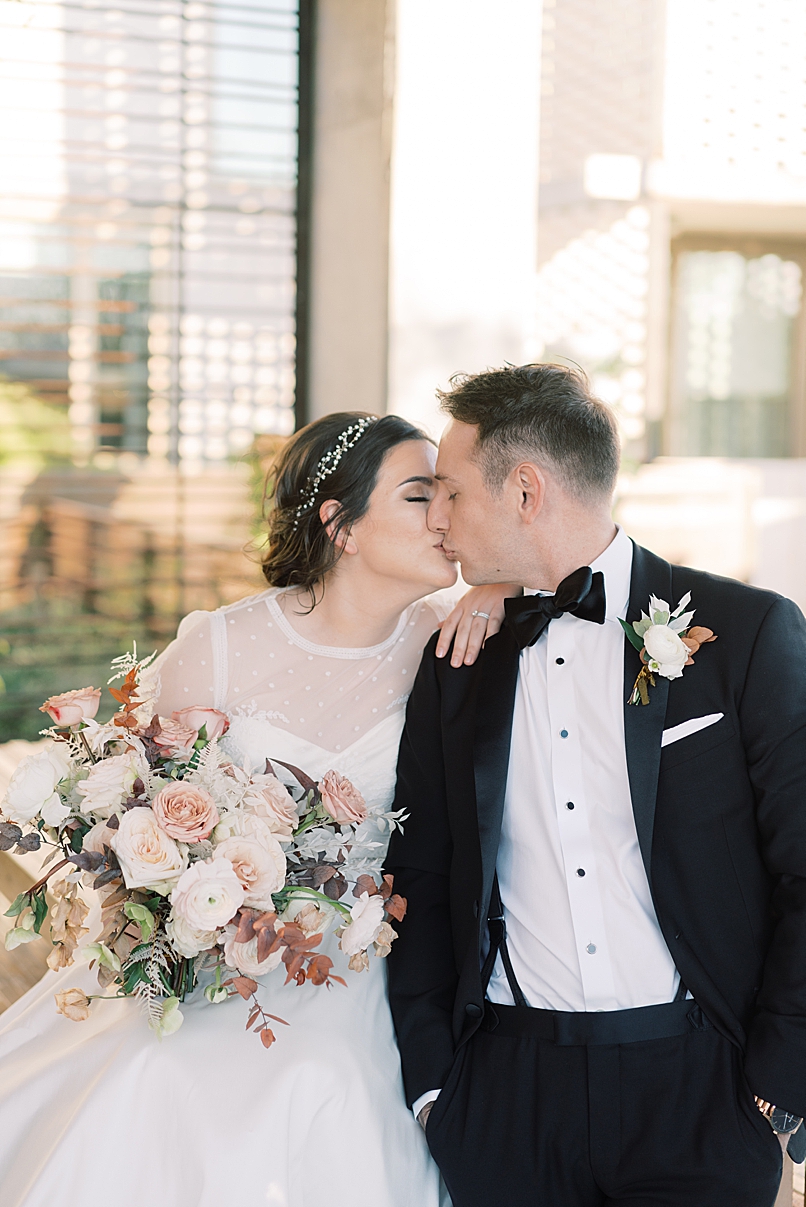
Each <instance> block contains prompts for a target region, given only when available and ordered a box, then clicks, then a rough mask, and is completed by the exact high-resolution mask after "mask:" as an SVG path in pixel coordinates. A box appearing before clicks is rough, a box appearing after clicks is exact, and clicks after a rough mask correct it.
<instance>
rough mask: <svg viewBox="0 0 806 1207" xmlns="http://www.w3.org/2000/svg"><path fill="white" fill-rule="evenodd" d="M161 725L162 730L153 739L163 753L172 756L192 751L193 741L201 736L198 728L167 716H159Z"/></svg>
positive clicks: (187, 753)
mask: <svg viewBox="0 0 806 1207" xmlns="http://www.w3.org/2000/svg"><path fill="white" fill-rule="evenodd" d="M159 726H160V732H159V733H158V734H157V735H156V736H155V737H154V739H153V741H154V744H155V745H156V746H159V748H160V750H162V751H163V753H165V754H167V755H169V756H170V757H171V758H176V757H177V756H178V755H188V756H189V755H190V754H191V753H192V751H193V743H194V742H195V741H196V740H197V738H198V736H199V734H198V731H197V730H195V729H191V728H190V727H189V726H187V725H183V724H182V722H181V721H172V720H166V718H165V717H160V718H159Z"/></svg>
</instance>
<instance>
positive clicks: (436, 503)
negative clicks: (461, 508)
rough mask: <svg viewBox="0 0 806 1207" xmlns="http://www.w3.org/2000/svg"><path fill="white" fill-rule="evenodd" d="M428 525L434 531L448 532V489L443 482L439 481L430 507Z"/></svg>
mask: <svg viewBox="0 0 806 1207" xmlns="http://www.w3.org/2000/svg"><path fill="white" fill-rule="evenodd" d="M427 523H428V527H429V528H430V529H431V531H432V532H447V531H448V529H449V528H450V526H451V524H450V519H449V507H448V490H447V487H446V486H445V485H444V483H442V482H438V483H437V493H436V494H435V495H434V497H433V499H432V500H431V504H430V506H429V508H428V519H427Z"/></svg>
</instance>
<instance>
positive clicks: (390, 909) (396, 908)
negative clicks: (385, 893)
mask: <svg viewBox="0 0 806 1207" xmlns="http://www.w3.org/2000/svg"><path fill="white" fill-rule="evenodd" d="M407 908H408V902H407V901H406V898H405V897H400V896H398V894H397V893H395V895H394V896H393V897H389V899H388V900H387V901H386V912H387V914H389V915H390V916H391V917H392V918H397V920H398V922H402V921H403V919H404V918H405V916H406V909H407Z"/></svg>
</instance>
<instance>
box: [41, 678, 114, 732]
mask: <svg viewBox="0 0 806 1207" xmlns="http://www.w3.org/2000/svg"><path fill="white" fill-rule="evenodd" d="M100 703H101V689H100V688H99V687H80V688H79V689H78V690H77V691H72V692H62V694H61V695H60V696H51V697H50V699H49V700H46V701H45V703H44V704H43V705H42V707H41V708H40V709H39V711H40V712H46V713H47V714H48V716H49V717H50V719H51V720H52V721H54V722H55V723H56V724H57V725H60V726H61V727H62V728H66V727H67V726H68V725H80V724H81V722H82V721H88V720H91V719H92V717H94V716H95V714H96V713H97V711H98V705H99V704H100Z"/></svg>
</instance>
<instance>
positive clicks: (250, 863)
mask: <svg viewBox="0 0 806 1207" xmlns="http://www.w3.org/2000/svg"><path fill="white" fill-rule="evenodd" d="M215 854H216V859H218V858H219V857H220V856H223V857H224V858H225V859H228V860H229V861H230V863H231V864H232V866H233V868H234V869H235V875H236V876H237V877H238V879H239V881H240V882H241V887H242V888H243V891H244V898H243V903H244V905H248V906H249V907H250V908H251V909H274V903H273V902H272V897H271V895H272V893H277V892H279V891H280V889H281V888H282V887H283V885H284V884H285V877H286V863H285V855H284V853H283V848H282V847H281V846H280V844H279V842H278V841H277V839H276V838H275V837H274V835H273V834H272V833H270V832H269V831H268V830H267V831H266V833H265V835H264V838H263V840H259V839H258V838H246V837H233V838H226V839H225V840H224V841H223V842H222V843H220V844H219V846H217V847H216V851H215Z"/></svg>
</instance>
